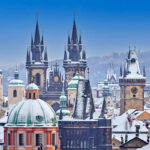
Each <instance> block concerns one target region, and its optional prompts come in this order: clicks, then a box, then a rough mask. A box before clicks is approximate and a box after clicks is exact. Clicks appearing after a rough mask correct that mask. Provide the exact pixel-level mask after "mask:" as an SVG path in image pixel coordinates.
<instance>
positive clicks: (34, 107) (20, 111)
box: [7, 99, 56, 126]
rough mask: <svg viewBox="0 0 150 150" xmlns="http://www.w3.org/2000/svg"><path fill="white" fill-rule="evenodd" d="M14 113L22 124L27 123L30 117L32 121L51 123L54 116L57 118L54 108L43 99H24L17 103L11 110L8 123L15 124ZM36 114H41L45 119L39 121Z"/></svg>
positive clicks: (43, 123) (42, 123)
mask: <svg viewBox="0 0 150 150" xmlns="http://www.w3.org/2000/svg"><path fill="white" fill-rule="evenodd" d="M14 115H17V117H16V120H17V122H18V123H19V124H20V125H24V126H26V125H27V121H28V119H31V122H33V123H35V124H36V123H37V124H41V125H48V123H49V125H50V124H51V123H52V118H55V116H56V115H55V112H54V110H53V109H52V108H51V107H50V106H49V105H48V104H47V103H46V102H44V101H43V100H40V99H36V100H32V99H29V100H23V101H21V102H19V103H17V104H16V105H15V106H14V107H13V108H12V109H11V111H10V113H9V116H8V121H7V122H8V123H7V125H8V126H9V125H11V126H12V125H13V124H12V122H13V119H14ZM36 116H41V117H42V118H43V120H42V121H41V122H40V123H39V122H38V121H37V120H36Z"/></svg>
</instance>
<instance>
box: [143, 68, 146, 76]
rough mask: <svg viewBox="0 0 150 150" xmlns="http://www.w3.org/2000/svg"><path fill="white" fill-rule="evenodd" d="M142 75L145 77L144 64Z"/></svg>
mask: <svg viewBox="0 0 150 150" xmlns="http://www.w3.org/2000/svg"><path fill="white" fill-rule="evenodd" d="M143 77H146V72H145V66H143Z"/></svg>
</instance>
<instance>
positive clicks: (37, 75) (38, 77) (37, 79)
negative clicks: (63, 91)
mask: <svg viewBox="0 0 150 150" xmlns="http://www.w3.org/2000/svg"><path fill="white" fill-rule="evenodd" d="M40 83H41V77H40V74H39V73H37V74H36V85H38V86H40Z"/></svg>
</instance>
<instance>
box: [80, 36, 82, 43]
mask: <svg viewBox="0 0 150 150" xmlns="http://www.w3.org/2000/svg"><path fill="white" fill-rule="evenodd" d="M79 44H82V38H81V35H80V37H79Z"/></svg>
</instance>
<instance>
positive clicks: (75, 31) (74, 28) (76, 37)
mask: <svg viewBox="0 0 150 150" xmlns="http://www.w3.org/2000/svg"><path fill="white" fill-rule="evenodd" d="M71 40H72V42H73V44H77V43H78V35H77V28H76V22H75V19H74V22H73V30H72V38H71Z"/></svg>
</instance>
